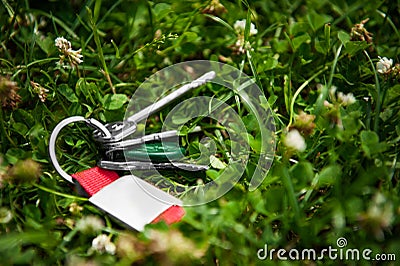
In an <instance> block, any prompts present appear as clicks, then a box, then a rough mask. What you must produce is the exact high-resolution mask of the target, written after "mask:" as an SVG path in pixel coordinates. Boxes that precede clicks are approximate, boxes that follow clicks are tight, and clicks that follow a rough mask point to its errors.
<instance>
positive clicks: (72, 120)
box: [49, 116, 112, 183]
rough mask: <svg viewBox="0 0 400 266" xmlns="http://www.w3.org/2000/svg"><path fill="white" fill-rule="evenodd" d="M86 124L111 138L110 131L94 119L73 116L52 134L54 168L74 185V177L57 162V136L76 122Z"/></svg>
mask: <svg viewBox="0 0 400 266" xmlns="http://www.w3.org/2000/svg"><path fill="white" fill-rule="evenodd" d="M82 121H83V122H86V124H87V125H88V126H90V127H92V128H95V129H98V130H100V131H101V132H102V133H103V134H104V136H105V137H106V138H111V137H112V136H111V133H110V131H109V130H108V129H107V128H106V127H105V126H104V125H103V124H102V123H101V122H99V121H97V120H96V119H93V118H84V117H83V116H71V117H68V118H65V119H64V120H62V121H61V122H59V123H58V124H57V126H56V127H55V128H54V129H53V132H52V133H51V136H50V140H49V154H50V160H51V162H52V163H53V166H54V168H55V169H56V171H57V172H58V174H59V175H60V176H62V177H63V178H64V179H65V180H67V181H68V182H70V183H74V182H73V179H72V177H71V176H70V175H69V174H67V173H66V172H65V171H64V170H63V169H62V168H61V166H60V164H59V163H58V160H57V156H56V140H57V136H58V134H59V133H60V131H61V129H63V128H64V127H65V126H67V125H69V124H71V123H75V122H82Z"/></svg>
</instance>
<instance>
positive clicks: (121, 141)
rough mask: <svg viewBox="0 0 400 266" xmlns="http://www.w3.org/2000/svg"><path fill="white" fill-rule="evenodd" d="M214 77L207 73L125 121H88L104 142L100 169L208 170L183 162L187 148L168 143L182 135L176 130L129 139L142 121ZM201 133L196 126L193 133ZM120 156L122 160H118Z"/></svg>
mask: <svg viewBox="0 0 400 266" xmlns="http://www.w3.org/2000/svg"><path fill="white" fill-rule="evenodd" d="M214 77H215V72H214V71H210V72H207V73H205V74H204V75H202V76H201V77H199V78H197V79H196V80H194V81H192V82H190V83H188V84H185V85H183V86H182V87H180V88H179V89H177V90H175V91H173V92H172V93H170V94H168V95H167V96H165V97H164V98H161V99H160V100H159V101H157V102H155V103H153V104H151V105H149V106H147V107H146V108H144V109H142V110H140V111H139V112H137V113H135V114H133V115H132V116H130V117H128V118H126V119H125V120H124V121H120V122H113V123H108V124H105V125H99V123H93V122H94V121H92V122H89V123H88V124H89V125H91V126H92V127H94V128H95V130H94V132H93V134H94V139H95V140H96V141H98V142H99V143H101V145H102V147H103V150H104V158H102V159H101V160H99V162H98V166H99V167H101V168H104V169H108V170H128V171H129V170H149V169H156V170H169V169H181V170H186V171H203V170H207V169H208V166H207V165H198V164H191V163H185V162H182V161H181V159H182V157H183V153H184V152H185V151H184V149H183V148H181V147H179V146H177V145H176V144H175V143H170V142H168V141H165V140H168V139H170V138H173V137H177V136H178V135H179V132H178V131H177V130H170V131H164V132H160V133H154V134H150V135H144V136H142V137H138V138H132V139H128V137H129V136H131V135H132V134H134V133H135V132H136V131H137V125H138V123H139V122H141V121H143V120H145V119H146V118H148V117H149V116H150V115H152V114H154V113H156V112H158V111H159V110H161V109H162V108H163V107H165V106H166V105H168V104H170V103H171V102H173V101H174V100H176V99H177V98H179V97H181V96H182V95H184V94H186V93H187V92H189V91H190V90H192V89H194V88H197V87H199V86H201V85H203V84H205V83H207V82H208V81H210V80H212V79H213V78H214ZM87 122H88V121H87ZM96 122H98V121H96ZM200 130H201V128H200V127H195V128H194V129H193V130H192V131H191V133H193V132H199V131H200ZM121 154H124V156H121ZM118 156H119V157H120V158H119V159H122V160H118Z"/></svg>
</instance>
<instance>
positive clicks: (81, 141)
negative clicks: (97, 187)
mask: <svg viewBox="0 0 400 266" xmlns="http://www.w3.org/2000/svg"><path fill="white" fill-rule="evenodd" d="M217 2H218V1H211V2H208V1H195V0H193V1H185V2H183V1H173V0H170V1H163V2H147V1H141V0H139V1H123V0H120V1H109V2H107V1H101V0H96V1H94V0H87V1H83V0H82V1H57V0H56V1H46V2H38V1H7V0H2V1H1V3H0V25H1V26H0V27H1V33H0V78H1V79H0V96H1V103H2V108H1V109H0V163H1V165H0V177H1V179H2V180H3V181H2V185H1V186H0V258H1V263H0V264H2V265H11V264H33V265H61V264H69V265H77V264H78V265H80V264H82V265H84V263H86V262H94V263H97V264H99V265H103V264H104V265H116V264H117V265H131V264H132V263H137V264H171V265H175V264H182V265H183V264H185V265H186V264H189V263H190V264H207V265H208V264H216V265H236V264H237V265H256V264H267V265H268V264H272V265H275V264H278V265H281V264H282V265H283V264H286V263H285V262H284V261H279V260H278V259H277V258H275V259H274V261H271V260H266V261H261V260H259V259H258V258H257V251H258V250H259V249H260V248H263V247H264V245H265V244H268V248H269V249H272V248H275V249H279V248H284V249H287V250H289V249H290V248H296V249H298V250H302V249H309V248H315V249H316V250H322V249H324V248H327V247H328V246H332V247H333V248H336V247H337V246H336V240H337V239H338V238H340V237H345V238H346V239H347V242H348V244H347V246H346V247H347V248H358V249H360V250H362V249H365V248H370V249H371V250H372V251H373V253H372V254H379V253H381V254H382V253H386V254H389V253H393V254H396V256H397V260H399V259H400V254H399V250H400V240H399V237H398V235H399V233H400V219H399V214H400V198H399V188H400V183H399V168H400V164H399V162H398V149H399V144H398V143H399V140H400V126H399V124H400V105H399V104H398V103H399V101H400V85H399V81H400V66H399V65H396V64H398V63H400V57H399V56H398V55H399V48H400V45H399V44H400V34H399V31H398V28H399V26H400V21H399V17H400V16H399V15H400V14H399V10H400V5H399V3H398V2H396V1H370V2H365V1H361V0H356V1H341V0H338V1H324V0H322V1H314V0H310V1H251V2H247V1H223V0H220V4H222V5H223V6H220V5H217ZM211 5H214V6H213V8H211V7H212V6H211ZM224 11H225V12H224ZM366 18H369V21H368V22H365V24H364V26H363V28H360V27H359V29H358V30H359V31H358V34H355V33H354V29H355V28H354V27H355V26H356V24H359V23H360V22H361V21H363V20H364V19H366ZM242 19H246V20H247V21H248V22H250V21H251V22H252V23H254V25H255V27H256V28H257V30H258V32H257V34H255V35H252V34H251V32H250V26H249V25H250V24H247V27H246V28H245V30H244V32H243V35H242V40H243V43H244V44H245V46H244V47H245V50H243V52H239V48H240V47H237V46H235V44H236V42H237V40H238V34H237V33H236V32H235V29H234V23H235V21H237V20H242ZM369 33H370V34H369ZM61 36H63V37H65V38H66V39H67V40H69V41H70V42H71V44H72V48H73V49H74V50H78V49H82V50H81V54H82V55H83V63H81V64H77V67H76V68H72V67H70V66H69V67H66V68H64V67H62V66H60V65H57V62H58V61H59V55H60V53H59V51H58V50H57V47H56V46H55V43H54V41H55V39H56V38H57V37H61ZM379 56H380V57H387V58H391V59H393V66H392V67H393V69H391V70H390V71H389V72H388V73H387V74H382V73H380V72H378V67H377V62H378V61H379ZM189 60H213V61H219V62H223V63H226V64H229V65H232V66H234V67H236V68H238V69H240V70H242V71H243V72H245V73H246V74H248V75H249V76H250V77H252V78H254V80H255V81H256V82H257V85H258V86H259V87H260V88H262V90H263V93H264V94H265V97H266V99H267V100H268V103H269V105H270V107H271V109H272V110H273V111H274V119H275V125H276V143H277V147H276V152H275V158H274V162H273V164H272V167H271V169H270V171H269V172H268V175H267V176H266V178H265V180H264V182H263V183H262V184H261V186H260V187H259V188H258V189H256V190H255V191H252V192H250V191H249V184H250V178H251V176H252V172H253V171H254V168H255V166H256V164H257V161H258V157H259V155H260V154H259V145H260V144H259V143H258V142H257V141H259V140H260V134H258V133H259V131H260V129H259V128H257V127H253V126H252V125H254V123H253V124H252V123H251V121H254V119H255V118H254V117H253V116H252V114H251V113H249V112H248V111H247V110H246V109H245V108H243V104H242V103H241V102H240V101H238V98H235V97H232V96H230V95H229V93H230V91H229V90H228V89H225V88H217V87H215V86H214V85H212V86H211V85H210V86H203V87H201V88H199V89H197V90H195V91H194V92H193V95H192V96H194V95H208V96H216V97H218V98H223V97H225V99H226V101H227V103H228V104H229V105H230V106H232V107H233V108H234V109H235V110H236V111H237V112H238V114H239V115H240V116H241V118H242V119H243V121H248V122H249V121H250V122H249V123H248V126H247V131H248V133H249V134H250V135H251V136H252V140H253V141H252V142H251V143H250V146H251V147H252V154H251V156H250V157H251V159H250V161H249V164H248V165H247V168H246V170H245V172H244V174H243V176H242V178H241V180H240V181H239V182H238V183H237V184H236V185H235V186H234V188H233V189H232V190H231V191H230V192H229V193H227V194H226V195H224V196H223V197H222V198H220V199H218V200H215V201H213V202H210V203H208V204H206V205H202V206H198V207H192V208H186V211H187V214H186V216H185V218H184V219H183V221H182V222H180V223H178V224H175V225H173V226H172V227H170V228H168V227H166V226H165V225H163V224H158V225H151V226H149V228H147V229H146V231H145V232H142V233H138V232H134V231H129V230H127V229H126V228H124V227H123V226H121V225H120V224H119V223H117V222H116V221H115V220H113V219H112V218H110V217H109V216H107V215H104V214H103V213H102V212H101V211H100V210H98V209H96V208H95V207H94V206H93V205H91V204H90V203H89V202H87V200H86V199H85V198H81V197H80V196H78V195H77V194H76V192H75V191H73V189H71V187H69V185H68V184H67V182H65V181H63V180H62V178H61V177H60V176H58V175H57V173H56V172H55V170H54V168H53V166H52V164H51V163H50V161H49V156H48V142H49V137H50V134H51V131H52V129H53V128H54V127H55V126H56V124H57V123H58V122H59V121H60V120H61V119H63V118H66V117H69V116H74V115H80V116H85V117H93V118H95V119H98V120H99V121H102V122H111V121H119V120H122V119H123V117H124V113H125V109H126V107H127V104H128V98H127V96H128V97H130V96H131V95H133V93H134V92H135V90H136V89H137V88H138V87H139V85H140V84H142V83H143V82H144V81H145V79H146V78H147V77H150V76H151V75H152V74H153V73H155V72H156V71H157V70H161V69H163V68H165V67H167V66H170V65H173V64H175V63H180V62H184V61H189ZM64 63H66V65H67V66H68V65H69V64H68V59H65V60H64ZM32 82H34V83H32ZM34 84H37V85H36V87H35V86H34ZM332 87H336V88H337V90H336V92H335V93H334V92H333V91H332ZM40 91H42V96H46V99H45V100H44V101H41V99H40V98H39V94H40ZM339 92H341V93H343V94H344V95H347V94H349V93H352V94H353V95H354V97H355V99H356V101H355V102H354V103H352V104H349V105H346V104H345V103H343V102H341V100H340V99H339ZM18 95H19V96H18ZM110 99H113V101H111V102H110ZM326 101H328V102H329V104H328V103H327V102H326ZM167 110H168V108H166V110H165V111H163V112H161V114H159V115H157V116H154V117H153V118H152V119H150V120H149V121H148V125H147V126H148V127H151V128H152V130H154V131H157V130H159V129H160V128H161V126H162V123H161V122H160V121H163V118H164V117H165V115H166V112H167ZM302 112H305V113H306V114H308V115H309V116H305V115H304V114H303V115H301V114H302ZM197 122H198V124H199V125H201V126H203V130H204V132H203V134H200V135H195V136H186V137H183V139H182V142H183V143H184V144H185V147H186V148H187V149H188V151H189V152H190V154H191V155H192V156H194V157H195V156H196V155H197V154H198V153H199V152H200V150H201V148H202V147H201V144H199V141H200V137H201V135H205V136H208V137H210V138H213V139H215V140H217V141H218V142H220V143H225V144H226V145H227V146H229V140H226V139H225V137H224V136H225V135H224V133H225V132H224V130H223V128H222V127H218V126H210V124H209V122H210V121H207V120H204V119H203V120H200V121H197ZM294 129H297V130H298V131H299V132H300V133H301V135H302V137H303V138H304V140H305V143H306V145H307V148H306V149H305V150H304V151H295V150H293V149H290V148H289V147H288V146H290V143H289V144H288V142H289V140H288V139H289V137H287V138H286V136H288V135H287V134H288V131H293V130H294ZM91 132H92V131H91V130H90V129H89V128H86V127H81V128H79V127H77V126H72V127H69V128H66V129H65V130H63V131H62V133H61V134H60V137H59V139H60V141H59V142H58V150H60V151H61V150H62V151H63V155H64V156H62V157H61V152H60V161H61V164H62V167H63V169H64V170H65V171H67V172H68V173H75V172H78V171H81V170H83V169H87V168H89V167H91V166H94V165H95V164H96V161H97V160H98V159H99V156H100V152H99V151H98V150H97V148H98V147H97V145H96V143H95V142H94V141H93V139H92V138H91ZM285 138H286V140H285ZM257 143H258V144H257ZM216 154H217V155H218V157H219V158H220V159H221V160H225V162H227V158H226V156H225V151H224V145H219V146H217V151H216ZM32 160H33V161H32ZM219 174H220V171H217V170H216V169H213V170H210V171H208V172H207V175H206V176H205V177H203V178H204V181H208V180H210V179H212V178H216V177H218V175H219ZM171 179H173V180H179V182H181V183H182V184H192V183H195V182H197V181H196V180H197V179H198V177H193V176H191V175H190V174H184V173H183V174H182V173H179V174H174V173H172V175H171ZM71 204H73V205H72V208H70V206H71ZM76 204H77V205H78V206H80V207H82V208H81V209H80V208H78V207H76ZM74 206H75V207H74ZM91 215H94V216H95V217H97V218H98V219H101V221H102V222H103V223H104V224H103V226H102V227H101V228H100V229H99V230H97V231H96V230H95V232H82V231H80V230H79V228H78V227H77V226H76V223H77V222H78V221H79V220H80V219H82V218H85V217H88V216H89V217H90V216H91ZM101 233H103V234H106V235H108V236H110V238H111V241H112V242H113V243H115V244H116V247H117V251H116V254H115V255H111V254H107V253H104V254H100V253H98V252H96V251H94V250H92V249H91V246H92V240H93V239H94V238H95V237H96V236H97V235H99V234H101ZM296 263H297V264H299V265H300V264H303V263H305V262H296ZM337 263H339V261H337V260H336V261H331V260H329V259H325V260H320V261H316V264H317V265H322V264H337ZM342 263H345V264H354V265H356V264H360V263H362V264H366V265H367V264H369V262H367V261H358V262H356V261H347V262H346V261H342ZM310 264H312V263H311V262H310ZM388 264H390V263H389V262H388ZM391 265H395V263H394V262H391Z"/></svg>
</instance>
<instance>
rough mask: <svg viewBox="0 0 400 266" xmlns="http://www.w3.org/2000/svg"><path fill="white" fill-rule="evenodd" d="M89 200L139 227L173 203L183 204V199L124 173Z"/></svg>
mask: <svg viewBox="0 0 400 266" xmlns="http://www.w3.org/2000/svg"><path fill="white" fill-rule="evenodd" d="M89 201H90V202H92V203H93V204H94V205H96V206H97V207H99V208H100V209H102V210H104V211H106V212H108V213H109V214H111V215H112V216H114V217H116V218H117V219H119V220H121V221H122V222H124V223H126V224H127V225H129V226H131V227H133V228H134V229H136V230H138V231H142V230H143V229H144V226H145V225H146V224H148V223H151V222H152V221H153V220H154V219H155V218H157V216H159V215H160V214H161V213H163V212H164V211H165V210H167V209H168V208H169V207H171V206H172V205H179V206H181V205H182V201H180V200H179V199H177V198H175V197H173V196H171V195H169V194H168V193H166V192H164V191H162V190H160V189H158V188H156V187H155V186H153V185H151V184H149V183H147V182H146V181H143V180H142V179H140V178H138V177H136V176H133V175H128V176H123V177H120V178H119V179H117V180H116V181H114V182H112V183H111V184H110V185H108V186H106V187H104V188H102V189H101V190H100V191H99V192H97V193H96V194H94V195H93V196H92V197H91V198H89ZM171 202H172V203H173V204H171Z"/></svg>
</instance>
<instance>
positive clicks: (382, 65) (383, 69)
mask: <svg viewBox="0 0 400 266" xmlns="http://www.w3.org/2000/svg"><path fill="white" fill-rule="evenodd" d="M378 57H379V61H378V63H376V69H377V71H378V72H379V73H380V74H388V73H389V72H390V71H391V67H392V65H393V59H388V58H387V57H383V58H382V57H380V56H378Z"/></svg>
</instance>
